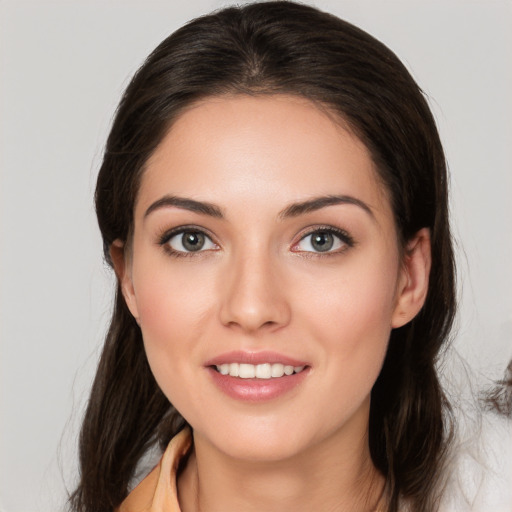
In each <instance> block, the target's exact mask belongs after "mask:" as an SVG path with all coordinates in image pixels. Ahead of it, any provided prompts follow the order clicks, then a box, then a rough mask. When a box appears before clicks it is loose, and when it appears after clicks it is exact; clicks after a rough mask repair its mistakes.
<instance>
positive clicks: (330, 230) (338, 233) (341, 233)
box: [293, 226, 356, 258]
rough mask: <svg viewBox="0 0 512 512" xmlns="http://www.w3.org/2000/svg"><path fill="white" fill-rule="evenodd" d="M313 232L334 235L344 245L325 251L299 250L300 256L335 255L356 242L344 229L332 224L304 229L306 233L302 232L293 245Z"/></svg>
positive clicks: (296, 244)
mask: <svg viewBox="0 0 512 512" xmlns="http://www.w3.org/2000/svg"><path fill="white" fill-rule="evenodd" d="M315 233H327V234H330V235H334V236H335V237H336V238H338V239H339V240H340V241H341V243H342V244H343V245H344V247H342V248H341V249H338V250H334V251H325V252H320V251H318V252H315V251H297V252H300V254H301V256H303V257H306V258H317V257H322V258H323V257H329V256H337V255H340V254H342V253H344V252H345V251H347V250H348V249H350V248H352V247H354V246H355V245H356V242H355V240H354V238H353V237H352V236H351V235H350V234H349V233H348V232H347V231H345V230H344V229H339V228H335V227H333V226H314V227H312V228H311V229H310V230H308V231H306V233H304V234H302V235H301V237H300V239H299V241H298V242H296V243H295V244H294V245H293V247H296V246H298V245H299V244H300V243H301V242H302V241H303V240H305V239H306V238H307V237H308V236H311V235H313V234H315Z"/></svg>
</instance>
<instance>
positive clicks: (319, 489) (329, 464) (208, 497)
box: [178, 432, 384, 512]
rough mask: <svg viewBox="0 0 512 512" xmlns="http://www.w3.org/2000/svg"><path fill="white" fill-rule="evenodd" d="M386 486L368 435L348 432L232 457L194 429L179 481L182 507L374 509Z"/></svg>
mask: <svg viewBox="0 0 512 512" xmlns="http://www.w3.org/2000/svg"><path fill="white" fill-rule="evenodd" d="M349 441H350V442H349ZM383 489H384V477H383V476H382V475H381V474H380V473H379V472H378V471H377V470H376V468H375V467H374V465H373V463H372V461H371V457H370V453H369V446H368V437H367V435H363V436H360V437H359V439H357V440H356V442H354V437H353V436H343V432H336V433H335V434H333V435H332V436H330V437H328V438H326V439H323V440H322V441H321V442H320V443H318V444H316V445H314V446H312V447H310V448H309V449H308V450H307V451H305V452H301V453H299V454H297V455H294V456H292V457H289V458H287V459H285V460H279V461H272V462H261V461H258V462H254V461H247V460H239V459H233V458H231V457H229V456H227V455H226V454H224V453H223V452H220V451H218V450H217V449H216V448H215V447H214V446H212V445H211V444H209V443H208V441H207V440H205V439H204V438H202V437H201V436H200V435H199V434H197V433H194V450H193V452H192V453H191V455H190V457H189V459H188V462H187V465H186V467H185V469H184V471H183V473H182V474H181V476H180V478H179V481H178V490H179V499H180V506H181V509H182V512H198V511H201V512H218V511H220V510H223V511H224V510H239V511H243V512H252V511H258V512H260V511H261V510H265V511H266V512H274V511H275V512H277V511H279V512H281V511H282V510H294V512H306V511H308V512H310V511H311V510H325V511H335V510H343V511H346V512H363V511H364V512H369V511H374V510H376V508H377V505H378V502H379V498H380V497H381V496H382V493H383Z"/></svg>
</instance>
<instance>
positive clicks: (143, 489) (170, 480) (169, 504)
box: [116, 429, 192, 512]
mask: <svg viewBox="0 0 512 512" xmlns="http://www.w3.org/2000/svg"><path fill="white" fill-rule="evenodd" d="M191 444H192V436H191V433H190V430H189V429H184V430H182V431H181V432H179V433H178V434H176V435H175V436H174V437H173V438H172V439H171V442H170V443H169V445H168V446H167V448H166V450H165V452H164V453H163V455H162V456H161V458H160V460H159V461H158V463H157V464H156V466H154V467H153V469H152V470H151V471H150V472H149V474H147V476H146V477H144V478H143V479H142V480H141V481H140V482H138V483H137V485H136V486H135V488H133V490H132V491H131V492H130V493H129V494H128V496H127V497H126V499H125V500H124V501H123V502H122V503H121V505H120V506H119V508H118V509H117V510H116V512H179V505H178V498H177V496H178V492H177V488H176V474H177V471H178V466H179V464H180V460H181V459H182V458H183V457H184V456H185V454H186V453H187V452H188V451H189V449H190V446H191ZM154 455H155V454H154V453H153V454H151V456H150V457H149V458H148V460H147V461H146V462H145V464H148V463H149V462H150V461H151V459H152V457H154ZM142 471H143V468H142V467H141V468H139V470H138V473H140V472H142Z"/></svg>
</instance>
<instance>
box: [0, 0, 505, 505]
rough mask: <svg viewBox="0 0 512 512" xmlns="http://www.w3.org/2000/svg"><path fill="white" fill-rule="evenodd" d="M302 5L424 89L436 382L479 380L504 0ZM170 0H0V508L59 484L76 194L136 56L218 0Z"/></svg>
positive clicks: (82, 194)
mask: <svg viewBox="0 0 512 512" xmlns="http://www.w3.org/2000/svg"><path fill="white" fill-rule="evenodd" d="M310 3H314V4H315V5H317V6H319V7H322V8H325V9H326V10H329V11H331V12H333V13H335V14H337V15H339V16H341V17H344V18H346V19H348V20H349V21H352V22H354V23H355V24H357V25H359V26H361V27H362V28H364V29H365V30H367V31H369V32H370V33H372V34H373V35H375V36H376V37H377V38H379V39H381V40H382V41H383V42H385V43H386V44H387V45H388V46H390V47H391V48H392V49H393V50H394V51H395V52H396V53H397V54H398V56H399V57H401V58H402V59H403V60H404V61H405V63H406V64H407V66H408V67H409V69H410V70H411V72H412V73H413V75H414V76H415V77H416V79H417V80H418V82H419V83H420V85H421V86H422V87H423V89H424V90H425V92H426V93H427V94H428V96H429V98H430V101H431V106H432V108H433V110H434V113H435V115H436V119H437V121H438V124H439V128H440V131H441V136H442V138H443V141H444V143H445V148H446V153H447V157H448V161H449V165H450V169H451V173H452V181H451V188H452V211H453V215H454V226H455V227H454V234H455V237H456V239H457V243H458V247H459V250H458V258H459V274H460V275H459V289H460V298H461V313H460V316H459V320H458V332H457V336H456V339H455V349H456V351H454V352H453V353H451V354H449V358H450V359H449V365H448V366H449V368H450V369H454V370H453V371H452V372H451V375H452V377H455V379H453V378H452V379H451V380H452V381H454V382H455V387H454V388H453V387H452V388H451V389H452V392H455V393H458V389H457V387H456V386H457V385H458V386H462V387H463V388H464V391H467V389H468V387H467V385H466V383H465V381H464V378H465V377H464V376H465V374H466V373H467V371H469V372H470V381H471V383H472V384H473V386H474V387H475V388H478V387H482V386H485V385H486V384H488V382H489V380H488V379H490V378H496V377H499V376H501V375H502V373H503V370H504V368H505V366H506V363H507V361H508V359H509V358H510V357H511V356H512V264H511V263H512V236H511V234H510V232H511V229H510V224H511V221H512V206H511V201H510V195H511V193H512V173H511V164H512V150H511V147H512V133H511V132H512V125H511V121H510V120H511V118H512V100H511V94H510V91H511V90H512V69H511V62H512V30H511V27H512V3H511V2H510V1H499V0H496V1H492V0H481V1H468V0H465V1H456V0H444V1H442V2H441V1H438V2H436V1H419V0H401V1H387V0H372V1H358V2H356V1H334V0H331V1H327V0H326V1H320V0H319V1H316V2H310ZM179 4H181V2H179ZM184 4H185V5H184V6H182V5H178V2H176V3H173V2H172V1H170V0H169V1H167V2H156V1H147V0H146V1H139V2H133V1H123V2H121V1H113V0H103V1H101V2H100V1H87V2H86V1H77V0H68V1H62V0H60V1H51V2H50V1H47V2H27V1H14V0H12V1H3V2H0V144H1V146H0V173H1V174H0V251H1V252H0V315H1V316H0V341H1V346H0V510H1V511H3V512H6V511H7V512H32V511H34V512H35V511H38V512H50V511H52V512H53V511H56V510H58V509H59V508H60V507H61V505H62V502H63V496H64V489H65V485H68V486H72V484H73V481H74V477H75V468H76V462H75V461H76V454H75V444H76V437H77V428H78V425H79V421H80V416H81V413H82V410H83V406H84V403H85V400H86V395H87V389H88V386H89V385H90V382H91V379H92V375H93V371H94V367H95V364H96V361H97V357H98V354H99V350H100V346H101V342H102V338H103V335H104V333H105V327H106V322H107V321H108V318H109V311H110V304H111V295H112V285H113V281H112V276H111V275H110V272H109V271H108V270H107V269H106V267H105V266H104V264H103V262H102V260H101V244H100V237H99V233H98V230H97V228H96V225H95V219H94V213H93V207H92V191H93V188H94V181H95V176H96V172H97V169H98V165H99V162H100V159H101V151H102V147H103V144H104V140H105V138H106V134H107V131H108V127H109V123H110V120H111V117H112V114H113V111H114V109H115V106H116V103H117V101H118V99H119V97H120V93H121V91H122V90H123V88H124V87H125V86H126V84H127V82H128V80H129V78H130V76H131V75H132V73H133V72H134V71H135V69H136V68H137V67H138V66H139V65H140V64H141V62H142V60H143V59H144V57H145V56H146V55H147V54H148V53H149V52H150V51H151V50H152V49H153V48H154V47H155V46H156V45H157V44H158V43H159V42H160V41H161V40H162V39H163V38H164V37H165V36H167V35H168V34H169V33H170V32H171V31H172V30H174V29H175V28H177V27H178V26H180V25H181V24H183V23H184V22H185V21H187V20H188V19H190V18H192V17H195V16H197V15H199V14H202V13H205V12H208V11H210V10H212V9H213V8H217V7H220V6H222V5H225V4H227V2H221V1H213V0H209V1H208V0H190V1H188V2H186V3H185V2H184ZM461 361H463V362H464V364H463V363H462V362H461ZM468 367H469V368H470V369H469V370H468ZM461 392H462V390H461Z"/></svg>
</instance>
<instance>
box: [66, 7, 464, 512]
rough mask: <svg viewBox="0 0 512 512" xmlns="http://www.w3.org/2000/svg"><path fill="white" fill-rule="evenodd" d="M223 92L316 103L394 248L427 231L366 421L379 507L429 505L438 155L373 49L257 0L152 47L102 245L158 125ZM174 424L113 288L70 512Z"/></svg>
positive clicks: (108, 489)
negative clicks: (373, 183) (422, 299)
mask: <svg viewBox="0 0 512 512" xmlns="http://www.w3.org/2000/svg"><path fill="white" fill-rule="evenodd" d="M223 94H250V95H263V94H293V95H298V96H302V97H305V98H308V99H310V100H313V101H314V102H316V103H317V104H319V105H322V106H323V107H326V108H327V109H328V110H329V111H331V112H332V113H334V114H335V115H337V116H338V117H339V118H341V119H342V120H343V122H344V123H345V124H346V125H348V126H349V127H350V129H351V130H352V131H353V132H354V133H355V134H356V135H357V136H358V137H359V138H360V139H361V140H362V141H363V142H364V144H365V145H366V146H367V147H368V148H369V150H370V152H371V155H372V157H373V159H374V162H375V164H376V167H377V170H378V173H379V175H380V178H381V179H382V182H383V183H384V185H385V187H386V188H387V190H388V192H389V196H390V198H391V203H392V207H393V212H394V216H395V222H396V226H397V231H398V233H399V236H400V243H401V244H402V247H403V246H404V244H405V243H406V242H407V240H409V239H410V238H411V237H412V236H413V235H414V234H415V233H416V232H417V231H418V230H419V229H420V228H423V227H427V228H429V229H430V232H431V243H432V269H431V273H430V283H429V290H428V296H427V299H426V303H425V305H424V307H423V309H422V310H421V311H420V313H419V314H418V315H417V316H416V318H414V320H412V321H411V322H409V323H408V324H407V325H405V326H403V327H401V328H398V329H394V330H393V331H392V333H391V338H390V343H389V349H388V353H387V356H386V359H385V362H384V366H383V368H382V371H381V373H380V375H379V377H378V380H377V382H376V383H375V386H374V388H373V391H372V401H371V410H370V427H369V429H370V431H369V442H370V451H371V456H372V459H373V463H374V464H375V466H376V467H377V468H378V470H380V471H381V472H382V473H383V474H384V475H385V477H386V480H387V484H388V485H387V490H388V492H389V511H390V512H391V511H396V510H398V506H399V502H401V500H407V501H408V502H409V503H410V504H411V510H413V511H416V512H419V511H425V512H426V511H429V512H430V511H431V510H433V509H434V507H435V498H436V493H435V491H436V484H437V478H438V475H439V474H440V472H441V471H440V470H441V465H442V461H443V455H444V452H445V450H446V445H447V439H448V437H449V436H448V431H449V428H448V427H447V421H446V411H447V409H448V406H447V403H446V401H445V397H444V395H443V392H442V390H441V387H440V384H439V380H438V375H437V372H436V361H437V359H438V356H439V353H440V350H441V348H442V346H443V344H445V342H446V341H447V338H448V335H449V331H450V328H451V324H452V321H453V316H454V312H455V292H454V260H453V252H452V244H451V236H450V229H449V220H448V199H447V171H446V164H445V158H444V154H443V149H442V146H441V143H440V140H439V136H438V132H437V129H436V126H435V122H434V120H433V117H432V114H431V112H430V110H429V107H428V105H427V102H426V100H425V98H424V96H423V94H422V91H421V90H420V89H419V87H418V85H417V84H416V83H415V81H414V80H413V78H412V77H411V75H410V74H409V73H408V71H407V70H406V69H405V67H404V66H403V64H402V63H401V62H400V61H399V59H398V58H397V57H396V56H395V55H394V54H393V53H392V52H391V51H390V50H389V49H388V48H387V47H385V46H384V45H383V44H382V43H380V42H379V41H377V40H376V39H374V38H373V37H371V36H370V35H368V34H367V33H365V32H364V31H362V30H360V29H358V28H356V27H354V26H353V25H351V24H349V23H347V22H345V21H342V20H340V19H339V18H337V17H335V16H332V15H330V14H327V13H323V12H321V11H319V10H317V9H315V8H313V7H309V6H305V5H300V4H295V3H292V2H281V1H276V2H264V3H255V4H251V5H246V6H243V7H231V8H226V9H223V10H220V11H218V12H215V13H213V14H211V15H208V16H204V17H201V18H198V19H196V20H193V21H192V22H190V23H188V24H187V25H185V26H184V27H182V28H181V29H179V30H177V31H176V32H174V33H173V34H172V35H171V36H170V37H168V38H167V39H166V40H165V41H163V42H162V43H161V44H160V45H159V46H158V47H157V48H156V49H155V50H154V52H153V53H152V54H151V55H150V56H149V57H148V59H147V60H146V62H145V63H144V64H143V66H142V67H141V68H140V69H139V70H138V71H137V73H136V74H135V76H134V77H133V79H132V81H131V83H130V84H129V86H128V88H127V89H126V91H125V93H124V95H123V97H122V100H121V102H120V105H119V107H118V110H117V112H116V116H115V119H114V122H113V126H112V129H111V132H110V135H109V137H108V141H107V145H106V149H105V154H104V159H103V163H102V166H101V169H100V172H99V176H98V182H97V188H96V210H97V216H98V222H99V226H100V229H101V233H102V236H103V243H104V251H105V258H106V259H107V261H108V262H109V263H111V261H110V256H109V248H110V245H111V244H112V242H113V241H114V240H116V239H120V240H123V241H127V240H129V236H130V233H131V229H132V223H133V208H134V202H135V199H136V196H137V190H138V186H139V182H140V179H141V175H142V173H143V172H144V165H145V163H146V162H147V160H148V158H149V157H150V155H151V154H152V152H153V151H154V150H155V148H156V147H157V146H158V144H159V142H160V141H161V140H162V138H163V137H164V135H165V134H166V132H167V130H168V129H169V126H170V124H171V123H172V122H173V121H174V120H175V119H176V118H177V116H178V115H179V114H180V112H182V111H183V110H184V109H185V108H187V107H188V106H190V105H191V104H193V103H194V102H196V101H198V100H199V99H201V98H205V97H208V96H215V95H223ZM184 424H185V421H184V420H183V418H182V417H181V416H180V415H179V413H178V412H177V411H176V410H175V409H174V408H173V407H172V405H171V404H170V403H169V402H168V400H167V399H166V398H165V396H164V395H163V393H162V392H161V391H160V389H159V388H158V386H157V384H156V382H155V380H154V378H153V376H152V374H151V371H150V369H149V366H148V363H147V360H146V356H145V353H144V348H143V343H142V335H141V331H140V329H139V327H138V325H137V323H136V322H135V321H134V319H133V318H132V316H131V315H130V313H129V311H128V309H127V307H126V305H125V302H124V300H123V298H122V295H121V292H120V289H119V286H118V289H117V297H116V302H115V308H114V312H113V317H112V322H111V325H110V330H109V331H108V335H107V338H106V341H105V346H104V349H103V353H102V356H101V360H100V363H99V367H98V371H97V374H96V378H95V380H94V383H93V387H92V391H91V395H90V399H89V402H88V406H87V411H86V414H85V418H84V421H83V426H82V431H81V436H80V463H81V466H80V467H81V480H80V482H79V485H78V488H77V489H76V491H75V492H74V494H73V495H72V497H71V500H70V503H71V507H72V509H73V510H74V511H77V512H98V511H107V510H112V509H113V508H114V507H116V506H117V505H119V504H120V502H121V501H122V500H123V498H124V497H125V496H126V494H127V488H128V484H129V481H130V478H131V477H132V475H133V472H134V469H135V467H136V465H137V462H138V461H139V460H140V458H141V456H142V455H143V453H144V452H145V450H146V449H148V447H150V446H151V445H153V444H155V443H156V442H160V443H162V445H165V444H166V443H167V442H168V441H169V439H170V438H171V437H172V436H173V435H174V434H175V433H176V432H177V431H178V430H179V429H180V428H182V427H183V425H184Z"/></svg>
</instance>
